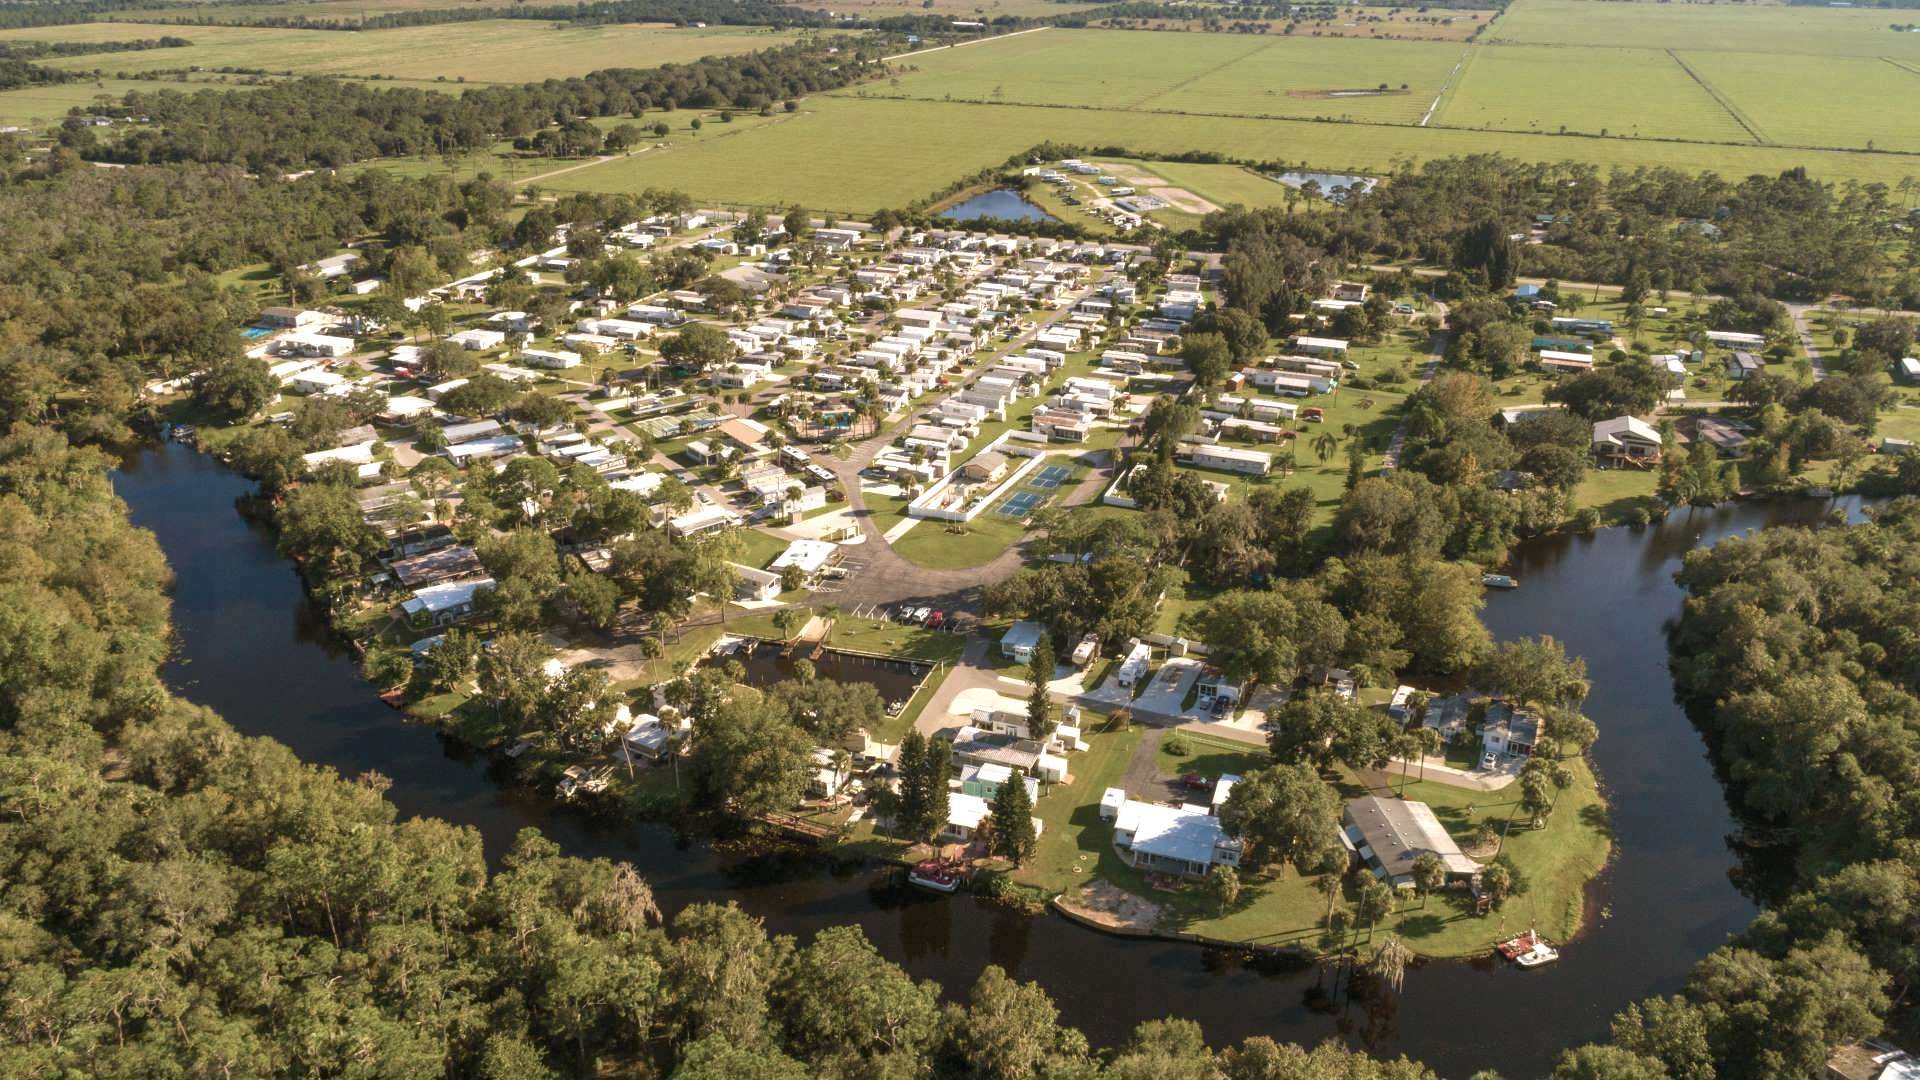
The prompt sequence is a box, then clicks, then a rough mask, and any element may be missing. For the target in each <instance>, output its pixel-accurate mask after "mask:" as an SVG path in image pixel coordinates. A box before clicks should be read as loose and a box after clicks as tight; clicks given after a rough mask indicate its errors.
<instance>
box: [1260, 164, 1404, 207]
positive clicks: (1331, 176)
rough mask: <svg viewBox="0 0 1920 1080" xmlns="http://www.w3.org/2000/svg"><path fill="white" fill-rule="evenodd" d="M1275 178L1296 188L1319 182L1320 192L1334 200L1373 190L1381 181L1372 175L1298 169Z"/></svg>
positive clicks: (1337, 200)
mask: <svg viewBox="0 0 1920 1080" xmlns="http://www.w3.org/2000/svg"><path fill="white" fill-rule="evenodd" d="M1274 179H1275V180H1278V181H1279V182H1281V183H1283V184H1285V185H1287V186H1288V187H1296V188H1303V187H1306V186H1307V185H1308V184H1309V183H1313V184H1318V185H1319V186H1320V194H1321V195H1322V196H1323V197H1325V198H1327V199H1329V200H1331V201H1333V202H1339V201H1340V200H1342V199H1344V198H1346V197H1347V195H1349V194H1352V193H1360V194H1364V193H1366V192H1369V191H1372V190H1373V186H1374V185H1375V184H1378V183H1379V182H1380V181H1379V180H1377V179H1375V178H1374V177H1371V176H1356V175H1352V174H1349V173H1324V172H1297V171H1296V172H1283V173H1281V174H1280V175H1278V176H1276V177H1274Z"/></svg>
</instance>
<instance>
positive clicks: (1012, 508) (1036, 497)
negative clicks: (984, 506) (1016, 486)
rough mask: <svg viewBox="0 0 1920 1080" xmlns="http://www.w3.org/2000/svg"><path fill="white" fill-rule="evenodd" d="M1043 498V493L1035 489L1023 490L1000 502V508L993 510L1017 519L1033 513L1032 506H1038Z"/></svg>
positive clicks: (1006, 516) (1003, 515) (1002, 515)
mask: <svg viewBox="0 0 1920 1080" xmlns="http://www.w3.org/2000/svg"><path fill="white" fill-rule="evenodd" d="M1045 498H1046V496H1045V495H1042V494H1040V493H1039V492H1037V491H1023V492H1021V493H1020V494H1018V495H1015V496H1013V497H1012V498H1010V499H1008V500H1007V501H1006V502H1003V503H1001V504H1000V509H998V510H995V511H994V513H996V514H999V515H1000V516H1001V517H1005V518H1014V519H1015V520H1018V519H1020V518H1024V517H1026V516H1027V515H1028V514H1031V513H1033V508H1034V507H1036V506H1039V505H1040V503H1041V501H1042V500H1044V499H1045Z"/></svg>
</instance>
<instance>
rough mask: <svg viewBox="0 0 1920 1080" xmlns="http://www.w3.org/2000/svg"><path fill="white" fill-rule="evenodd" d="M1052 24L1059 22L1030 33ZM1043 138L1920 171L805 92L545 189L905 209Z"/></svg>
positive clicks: (1917, 164) (1350, 157) (1657, 147)
mask: <svg viewBox="0 0 1920 1080" xmlns="http://www.w3.org/2000/svg"><path fill="white" fill-rule="evenodd" d="M1052 33H1056V31H1047V32H1046V33H1041V34H1035V35H1031V36H1033V37H1046V36H1047V35H1048V34H1052ZM1021 40H1024V39H1021ZM1008 44H1013V43H1012V42H1009V43H1008ZM977 47H978V48H981V49H992V48H998V47H1000V46H998V45H982V46H977ZM884 91H885V88H882V92H884ZM649 115H652V114H649ZM1048 140H1054V141H1058V142H1067V143H1076V144H1079V145H1081V146H1089V147H1091V146H1102V145H1108V146H1124V147H1127V148H1128V149H1132V150H1136V151H1139V152H1143V153H1154V154H1173V153H1178V152H1181V151H1185V150H1222V151H1226V152H1229V153H1232V154H1234V155H1236V156H1242V157H1246V158H1250V159H1256V160H1284V161H1289V162H1307V163H1310V164H1312V165H1314V166H1316V167H1320V168H1326V169H1330V170H1334V171H1341V170H1348V169H1351V170H1355V171H1361V172H1366V171H1377V170H1384V169H1390V168H1392V167H1393V164H1394V162H1395V161H1396V160H1398V159H1403V158H1404V159H1411V160H1414V161H1420V160H1424V159H1427V158H1434V157H1448V156H1456V155H1464V154H1474V153H1495V152H1498V153H1505V154H1508V155H1511V156H1513V157H1516V158H1519V159H1521V160H1526V161H1564V160H1572V161H1584V162H1590V163H1592V164H1595V165H1598V166H1600V167H1602V168H1610V167H1612V166H1615V165H1618V166H1621V167H1623V168H1633V167H1635V166H1639V165H1646V166H1669V167H1672V168H1679V169H1690V170H1706V169H1712V170H1715V171H1717V172H1719V173H1721V174H1722V175H1727V176H1746V175H1749V174H1751V173H1777V172H1780V171H1781V170H1784V169H1790V168H1794V167H1795V166H1805V167H1806V168H1807V170H1808V171H1809V172H1811V173H1812V174H1814V175H1816V176H1818V177H1821V178H1822V179H1828V180H1844V179H1848V178H1853V179H1859V180H1861V181H1863V182H1870V181H1879V182H1883V183H1887V184H1893V183H1897V182H1898V181H1899V180H1900V179H1901V178H1902V177H1904V176H1907V175H1909V174H1910V173H1914V172H1920V161H1917V160H1916V159H1914V158H1910V157H1905V156H1901V155H1890V154H1865V153H1847V152H1844V151H1822V150H1803V149H1789V148H1776V147H1764V146H1720V145H1707V144H1689V143H1680V142H1657V141H1635V140H1625V139H1614V138H1608V139H1602V138H1598V137H1592V138H1588V137H1576V136H1555V135H1544V134H1543V135H1528V134H1513V133H1505V132H1486V131H1467V130H1462V129H1457V128H1432V127H1428V128H1416V127H1409V126H1386V125H1375V124H1328V123H1319V122H1314V121H1306V120H1258V119H1239V118H1233V117H1211V116H1173V115H1165V114H1157V113H1140V112H1122V111H1115V110H1106V109H1091V108H1088V109H1080V108H1075V109H1051V108H1033V107H1028V106H1021V105H968V104H959V103H953V104H948V103H943V102H938V101H894V100H875V99H862V98H859V97H857V96H851V95H849V96H823V97H814V98H809V99H808V100H807V101H806V102H804V103H803V104H802V106H801V112H800V113H798V114H796V115H793V116H791V117H784V118H781V119H780V122H777V123H771V124H765V125H761V126H760V127H758V128H754V129H750V130H749V129H742V130H741V131H740V132H739V133H738V134H736V135H729V136H728V137H726V138H721V139H709V140H703V141H701V142H700V143H698V144H697V145H693V146H684V147H676V148H673V149H670V150H666V151H656V152H653V153H648V154H642V155H639V156H636V157H632V158H625V159H621V160H619V161H613V162H608V163H606V164H604V165H598V166H595V167H593V168H589V169H582V170H580V171H578V172H574V173H569V174H567V175H566V176H562V177H556V178H554V179H553V180H551V181H548V182H546V183H544V184H543V185H542V186H543V187H548V188H552V189H555V190H565V191H608V192H639V191H641V190H644V189H646V188H649V187H661V188H672V189H677V190H681V191H685V192H687V193H688V194H690V195H692V196H693V197H694V198H695V199H698V200H700V201H701V202H704V203H708V204H724V205H734V206H770V205H777V204H782V203H786V202H790V201H791V202H798V203H800V204H801V205H803V206H806V207H808V208H810V209H813V210H818V211H834V212H841V213H866V212H871V211H873V210H877V209H880V208H882V207H901V206H905V205H906V204H907V203H909V202H912V201H913V200H915V199H920V198H924V197H926V196H928V195H931V194H932V193H933V192H935V191H938V190H939V189H941V188H943V187H945V186H946V185H947V184H949V183H951V182H952V181H953V180H954V179H955V178H956V177H960V176H965V175H967V174H968V173H972V172H975V171H977V170H979V169H983V168H990V167H993V166H997V165H1000V164H1002V163H1004V162H1006V161H1007V160H1008V159H1009V158H1010V157H1012V156H1013V155H1015V154H1018V153H1022V152H1024V151H1026V150H1028V149H1031V148H1032V147H1034V146H1037V145H1039V144H1040V143H1042V142H1045V141H1048Z"/></svg>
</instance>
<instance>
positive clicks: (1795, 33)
mask: <svg viewBox="0 0 1920 1080" xmlns="http://www.w3.org/2000/svg"><path fill="white" fill-rule="evenodd" d="M1910 21H1912V20H1910V19H1907V18H1902V17H1901V15H1900V12H1899V10H1897V9H1885V8H1865V7H1861V8H1827V7H1812V6H1806V7H1790V6H1787V5H1779V6H1759V5H1748V4H1712V5H1708V4H1666V3H1660V4H1655V3H1615V2H1606V3H1602V2H1597V0H1517V2H1516V3H1514V4H1513V5H1512V6H1511V7H1509V8H1508V9H1507V12H1506V14H1504V15H1502V16H1501V17H1500V18H1499V19H1497V20H1495V21H1494V24H1493V27H1492V29H1490V30H1488V31H1487V39H1488V40H1489V41H1491V42H1500V43H1513V44H1522V45H1561V46H1569V47H1574V48H1583V49H1584V48H1616V49H1645V48H1655V49H1678V50H1681V51H1682V52H1691V51H1695V50H1725V51H1729V52H1754V53H1807V54H1812V55H1817V56H1893V57H1908V58H1914V59H1920V34H1897V33H1894V32H1893V31H1891V30H1889V29H1887V24H1888V23H1895V22H1910Z"/></svg>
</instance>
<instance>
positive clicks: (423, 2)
mask: <svg viewBox="0 0 1920 1080" xmlns="http://www.w3.org/2000/svg"><path fill="white" fill-rule="evenodd" d="M471 6H473V0H289V2H285V3H261V4H248V3H235V4H219V3H216V4H195V5H192V6H186V5H181V6H177V7H160V8H151V9H147V10H143V11H125V12H117V13H116V15H117V17H118V18H120V19H121V20H122V21H125V22H197V21H199V20H202V19H206V20H211V21H213V22H216V23H236V24H237V23H250V22H256V21H259V20H261V19H314V20H339V21H342V22H359V21H361V20H364V19H370V18H374V17H377V16H380V15H390V14H393V13H395V12H402V11H441V10H445V9H447V8H460V7H471Z"/></svg>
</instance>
